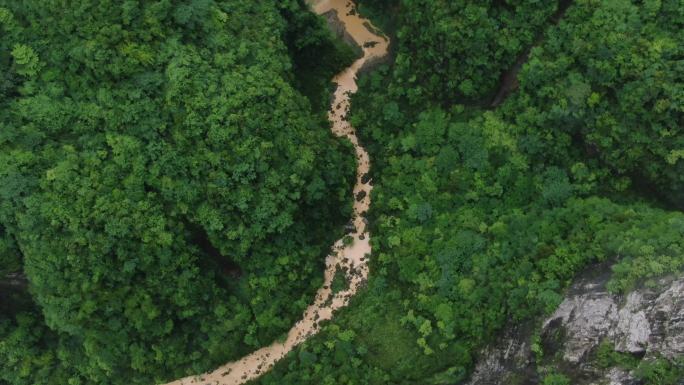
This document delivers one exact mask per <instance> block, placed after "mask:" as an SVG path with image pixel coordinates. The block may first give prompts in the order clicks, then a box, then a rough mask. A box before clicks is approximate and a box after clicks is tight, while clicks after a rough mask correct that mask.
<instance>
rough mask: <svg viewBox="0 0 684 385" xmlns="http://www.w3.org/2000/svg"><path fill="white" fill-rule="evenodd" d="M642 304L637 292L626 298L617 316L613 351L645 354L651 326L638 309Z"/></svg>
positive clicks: (642, 312) (644, 314)
mask: <svg viewBox="0 0 684 385" xmlns="http://www.w3.org/2000/svg"><path fill="white" fill-rule="evenodd" d="M643 302H644V299H643V297H642V295H641V294H640V293H638V292H633V293H630V294H629V295H628V296H627V302H626V303H625V306H624V307H623V308H622V309H621V310H620V313H619V314H618V322H617V330H616V336H615V350H617V351H618V352H623V353H632V354H643V353H645V352H646V346H647V345H648V338H649V336H650V335H651V326H650V325H649V322H648V319H646V313H645V312H644V311H643V310H640V309H639V306H640V304H641V303H643Z"/></svg>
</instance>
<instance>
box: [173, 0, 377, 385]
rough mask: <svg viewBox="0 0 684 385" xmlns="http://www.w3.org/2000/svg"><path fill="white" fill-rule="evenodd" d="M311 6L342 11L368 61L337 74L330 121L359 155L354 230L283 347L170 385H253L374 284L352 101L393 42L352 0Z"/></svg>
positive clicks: (364, 174) (363, 154)
mask: <svg viewBox="0 0 684 385" xmlns="http://www.w3.org/2000/svg"><path fill="white" fill-rule="evenodd" d="M309 4H310V6H311V8H312V10H313V11H314V12H316V13H317V14H319V15H323V14H326V13H328V12H336V13H337V19H338V20H339V21H340V23H342V24H343V25H344V29H345V30H346V32H347V34H348V35H349V36H350V37H351V38H352V39H353V40H354V41H355V42H356V44H357V45H358V46H359V47H361V48H362V50H363V56H362V57H361V58H359V59H358V60H356V61H355V62H354V63H353V64H352V65H351V66H350V67H348V68H346V69H345V70H343V71H342V72H340V73H339V74H337V75H336V76H335V77H334V78H333V79H332V82H333V83H336V84H337V88H336V90H335V92H334V95H333V99H332V103H331V105H330V110H329V112H328V119H329V120H330V123H331V130H332V132H333V134H335V135H336V136H338V137H344V138H347V139H348V140H349V141H350V142H351V143H352V144H353V145H354V149H355V152H356V160H357V165H356V183H355V185H354V189H353V196H352V197H350V199H354V206H353V208H354V210H353V217H352V219H351V223H352V224H353V228H351V229H350V230H351V231H350V232H349V233H348V234H347V237H351V238H347V239H346V241H345V238H342V239H339V240H337V241H336V242H335V244H334V245H333V246H332V251H331V253H330V254H329V255H328V256H327V257H326V261H325V272H324V283H323V286H322V287H321V288H320V289H318V291H317V292H316V296H315V299H314V302H313V303H312V304H311V305H309V307H308V308H307V309H306V310H305V311H304V314H303V315H302V318H301V319H300V320H299V321H298V322H297V323H296V324H295V325H294V326H293V327H292V328H291V329H290V330H289V332H288V334H287V338H286V339H285V341H282V342H274V343H273V344H271V345H269V346H266V347H264V348H261V349H259V350H257V351H255V352H253V353H251V354H249V355H247V356H245V357H243V358H241V359H239V360H237V361H233V362H229V363H227V364H225V365H223V366H221V367H219V368H218V369H216V370H214V371H212V372H210V373H205V374H201V375H196V376H190V377H186V378H183V379H179V380H176V381H173V382H170V383H168V384H166V385H189V384H202V385H204V384H211V385H239V384H243V383H245V382H247V381H250V380H253V379H255V378H257V377H259V376H260V375H262V374H263V373H265V372H267V371H268V370H270V369H271V368H272V367H273V365H275V364H276V363H277V362H278V361H279V360H280V359H282V358H283V357H284V356H285V355H286V354H287V353H288V352H290V351H291V350H292V349H293V348H294V347H296V346H297V345H299V344H301V343H302V342H304V341H305V340H306V339H307V338H309V337H311V336H312V335H314V334H316V333H318V331H319V330H320V323H321V322H322V321H325V320H330V319H331V318H332V317H333V315H334V312H335V311H336V310H338V309H340V308H342V307H344V306H346V305H347V304H348V303H349V300H350V299H351V298H352V297H353V296H354V295H355V294H356V292H357V290H358V289H359V288H360V287H361V286H363V284H364V283H365V282H366V280H367V279H368V258H369V257H370V254H371V245H370V234H369V232H368V231H367V228H366V218H365V217H364V215H365V213H366V212H368V209H369V208H370V205H371V191H372V189H373V185H372V180H370V178H368V173H369V171H370V167H371V163H370V158H369V156H368V152H367V151H366V149H365V148H364V147H363V146H362V145H361V144H360V143H359V139H358V137H357V136H356V129H355V128H354V127H353V126H352V125H351V124H350V123H349V122H348V121H347V115H348V112H349V106H350V97H351V95H352V94H353V93H355V92H356V91H357V89H358V87H357V84H356V77H357V74H358V73H359V70H361V69H362V68H364V67H365V66H367V65H368V64H370V63H373V62H374V61H377V60H379V59H381V58H383V57H384V56H385V55H387V54H388V47H389V40H388V39H387V38H386V37H384V36H378V35H376V34H375V33H374V32H373V31H374V30H376V29H375V27H373V25H372V23H371V22H370V21H369V20H367V19H363V18H362V17H361V16H360V15H359V14H358V12H356V9H355V5H354V4H353V3H352V2H351V1H350V0H318V1H317V0H311V1H309ZM338 270H339V271H343V272H344V273H345V275H346V278H347V282H348V286H347V289H346V290H343V291H340V292H337V293H335V294H333V292H332V288H331V284H332V281H333V278H334V277H335V273H336V272H337V271H338Z"/></svg>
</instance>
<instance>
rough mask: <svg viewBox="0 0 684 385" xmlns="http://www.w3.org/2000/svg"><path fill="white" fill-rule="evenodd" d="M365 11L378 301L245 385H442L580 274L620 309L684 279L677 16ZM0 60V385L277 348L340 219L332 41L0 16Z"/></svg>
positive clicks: (580, 4) (348, 166)
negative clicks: (371, 63)
mask: <svg viewBox="0 0 684 385" xmlns="http://www.w3.org/2000/svg"><path fill="white" fill-rule="evenodd" d="M66 10H68V12H67V11H66ZM359 11H361V12H362V13H364V14H365V15H368V16H369V17H370V18H371V19H372V20H373V21H374V23H376V24H378V25H379V26H380V27H381V29H382V30H384V31H385V32H387V33H388V34H389V35H390V36H391V38H392V42H393V45H392V53H393V61H392V63H391V64H387V65H383V66H381V67H379V68H375V69H374V71H372V72H371V73H370V74H367V75H364V76H363V77H362V78H361V79H360V83H361V84H360V91H359V93H358V94H357V96H355V97H354V99H353V102H352V114H351V120H352V123H353V124H354V126H355V127H357V128H358V129H359V134H360V136H361V139H362V142H363V143H364V145H365V146H366V147H367V148H368V149H369V152H370V155H371V158H372V164H373V168H372V173H373V175H372V177H373V181H374V192H373V197H372V200H373V206H372V208H371V211H370V213H369V219H370V226H371V228H372V233H373V237H372V242H373V253H374V254H373V256H372V258H371V262H370V263H371V273H370V281H369V282H368V286H367V288H366V289H365V290H364V291H363V292H362V293H361V294H359V295H358V296H357V297H356V298H355V299H354V300H353V301H352V304H351V306H350V307H349V308H347V309H345V310H343V311H341V312H340V313H339V314H338V315H336V318H335V319H334V320H333V321H331V322H329V323H327V324H325V325H324V327H323V331H322V333H320V334H319V335H317V336H316V337H313V338H312V339H310V340H309V341H307V342H306V343H304V344H303V345H302V346H300V347H298V348H297V349H295V350H294V351H293V352H291V353H290V355H288V357H287V358H286V359H285V360H283V361H282V362H281V363H280V364H278V365H277V366H276V368H274V370H273V371H272V372H270V373H268V374H267V375H265V376H264V377H262V378H261V379H259V380H257V381H255V382H256V383H260V384H264V385H286V384H297V385H301V384H316V385H318V384H324V385H338V384H349V385H351V384H354V385H362V384H367V385H377V384H402V385H409V384H421V385H422V384H433V385H440V384H441V385H452V384H457V383H460V382H461V381H462V380H464V379H465V378H467V376H468V373H469V370H470V369H471V368H472V365H473V363H474V361H475V360H476V359H477V352H478V350H479V349H480V348H481V347H482V346H484V344H486V343H487V342H489V341H491V340H492V339H493V338H494V337H495V336H496V334H497V333H498V332H499V331H500V330H501V329H502V328H503V327H505V326H506V325H507V324H509V323H513V322H521V321H522V320H530V319H534V318H535V317H538V316H540V315H542V314H544V313H546V312H549V311H552V310H553V309H554V308H555V307H556V306H557V304H558V303H559V301H560V300H561V298H562V293H563V289H564V288H565V287H566V286H567V285H568V284H569V283H570V282H571V281H572V279H573V277H575V276H576V274H577V273H578V272H580V271H581V270H582V269H584V268H587V267H588V266H592V264H595V263H599V262H601V263H602V264H603V265H611V266H612V273H613V275H612V279H611V281H610V282H609V289H610V290H612V291H614V292H616V293H621V292H626V291H628V290H630V289H632V288H634V287H635V286H637V285H640V284H647V285H648V284H650V283H652V280H653V278H655V277H657V276H660V275H663V274H668V273H678V272H681V271H682V270H684V214H682V213H681V209H682V207H683V206H682V202H684V195H683V194H684V131H683V130H684V45H682V44H681V43H682V42H683V41H684V4H683V3H682V1H681V0H610V1H603V0H575V1H572V2H570V1H565V0H561V1H555V0H553V1H552V0H547V1H535V0H481V1H460V0H456V1H451V0H361V1H359ZM0 34H1V35H0V69H1V71H0V76H1V78H0V197H1V199H0V279H3V278H4V277H10V276H12V277H17V274H18V275H19V276H21V275H25V277H26V279H27V280H28V281H29V282H30V284H29V285H28V290H27V289H26V288H25V287H23V286H22V284H19V285H12V286H13V287H14V289H13V290H8V291H3V292H2V297H1V298H0V310H2V311H3V313H2V314H0V384H5V383H7V384H12V385H15V384H27V385H28V384H60V385H61V384H72V385H76V384H79V385H80V384H98V385H100V384H151V383H153V382H158V381H162V380H167V379H172V378H175V377H180V376H182V375H186V374H190V373H197V372H200V371H203V370H207V369H210V368H212V367H214V366H215V365H217V364H219V363H223V362H225V361H228V360H230V359H234V358H236V357H239V356H240V355H242V354H244V353H246V352H249V351H251V350H253V349H254V347H256V346H261V345H264V344H267V343H269V342H270V341H272V340H273V339H274V338H277V337H278V336H279V335H280V334H281V333H282V332H284V331H285V330H287V329H288V328H289V326H290V325H291V324H292V323H293V322H294V320H295V319H296V318H297V316H298V315H299V314H300V313H301V310H302V308H303V307H304V306H305V305H306V304H307V302H308V301H309V300H310V297H311V294H312V293H313V290H314V289H315V288H316V287H317V286H318V285H319V284H320V271H321V266H322V262H323V258H322V257H323V256H324V255H325V252H326V248H327V247H328V246H329V243H330V242H331V241H332V240H334V239H336V238H338V235H339V232H340V229H341V224H342V223H343V221H344V220H345V218H347V215H348V212H349V204H350V203H351V202H349V200H350V199H348V195H349V194H348V190H349V186H350V184H351V180H352V177H353V175H352V173H353V170H354V164H353V157H352V155H351V151H350V148H349V147H348V146H346V145H345V144H343V143H342V142H340V141H339V140H335V139H333V138H332V137H331V136H330V134H329V133H328V131H327V127H328V126H327V123H326V122H325V111H324V110H325V108H326V106H327V103H328V100H329V99H328V98H329V91H330V87H329V83H328V79H330V78H331V77H332V75H333V74H334V73H336V72H337V71H338V70H340V69H341V68H344V67H346V66H347V65H348V64H349V63H350V62H351V61H352V60H353V52H352V51H351V50H350V49H349V48H345V47H344V46H342V45H341V44H340V42H338V41H336V40H334V39H333V38H332V36H331V34H330V33H329V32H328V31H327V30H326V28H325V26H324V22H323V21H322V20H321V19H319V18H317V17H315V16H314V15H313V14H312V13H310V12H308V11H307V10H306V6H305V5H304V3H303V2H302V1H295V0H287V1H274V0H268V1H248V0H194V1H180V0H174V1H171V0H159V1H137V0H134V1H132V0H128V1H123V2H114V1H111V2H107V1H80V2H77V3H68V2H67V3H66V4H65V3H64V2H60V1H36V0H25V1H22V2H17V1H10V0H0ZM503 85H507V87H508V88H509V91H510V92H507V93H506V94H505V95H507V97H504V98H502V99H501V100H499V101H498V102H497V103H492V99H493V98H494V97H495V95H497V94H498V91H499V90H501V89H502V86H503ZM494 104H496V105H498V107H497V108H493V107H492V106H493V105H494ZM5 281H7V279H6V278H5ZM2 287H3V286H2V285H1V282H0V288H2ZM644 376H646V377H647V376H648V374H644ZM646 377H645V380H648V378H646ZM651 383H654V382H651Z"/></svg>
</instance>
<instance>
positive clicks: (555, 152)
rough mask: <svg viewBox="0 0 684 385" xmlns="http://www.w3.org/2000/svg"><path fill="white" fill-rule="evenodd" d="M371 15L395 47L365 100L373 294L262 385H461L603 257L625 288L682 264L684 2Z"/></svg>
mask: <svg viewBox="0 0 684 385" xmlns="http://www.w3.org/2000/svg"><path fill="white" fill-rule="evenodd" d="M359 8H360V10H361V12H362V13H365V14H367V15H369V16H370V17H371V18H373V19H374V20H376V22H378V23H379V25H380V26H381V28H382V29H383V30H385V31H389V32H390V34H391V35H392V37H393V42H394V47H393V52H394V54H395V60H394V62H393V64H392V65H389V66H385V67H382V68H379V69H377V70H376V71H375V72H373V73H371V74H370V75H368V76H366V77H364V78H362V79H361V86H360V91H359V93H358V94H357V95H356V96H355V97H354V99H353V101H352V122H353V124H354V125H355V126H356V127H360V134H361V136H362V141H364V142H365V144H366V146H367V147H368V148H369V152H370V153H371V158H372V160H373V162H374V168H373V180H374V181H375V189H374V195H373V202H374V203H373V207H372V209H371V212H370V220H371V224H372V226H373V238H372V239H373V241H374V257H373V258H372V259H371V266H372V267H371V280H370V282H369V288H368V290H367V292H365V293H364V294H363V295H362V296H361V297H360V298H358V299H357V300H355V301H354V303H352V305H351V307H350V308H348V309H346V310H345V311H343V314H341V315H339V316H338V318H336V319H335V320H334V321H333V322H331V324H330V325H328V327H327V328H326V329H325V330H324V332H323V333H322V334H321V335H319V336H317V337H315V338H313V339H312V340H310V341H308V342H307V343H306V344H305V345H304V346H302V347H301V348H300V349H299V350H298V351H297V352H293V353H292V354H291V355H290V357H289V359H288V360H287V361H284V362H282V363H281V364H280V365H278V366H277V367H276V369H275V370H274V371H273V372H271V373H269V374H267V375H266V376H265V377H264V378H262V379H261V380H259V381H258V383H261V384H267V385H275V384H278V385H281V384H443V385H447V384H449V385H451V384H456V383H460V382H461V381H463V380H464V379H466V378H467V376H468V373H469V370H470V368H471V367H472V365H473V362H474V360H475V359H477V352H478V350H479V349H480V348H481V347H482V346H483V345H484V344H485V343H487V342H488V341H491V339H492V338H493V337H495V336H496V333H497V332H498V331H499V330H501V328H502V327H504V326H505V325H508V324H510V323H515V322H520V321H522V320H525V319H532V318H534V317H537V316H539V315H542V314H544V313H546V312H550V311H553V310H554V309H555V307H556V306H557V305H558V304H559V301H560V300H561V299H562V289H563V288H564V287H566V286H567V285H568V284H569V283H570V282H571V280H572V279H573V277H574V276H575V275H576V274H577V273H578V272H579V271H581V270H582V269H583V268H585V267H587V266H589V265H590V264H595V263H599V262H603V265H606V264H607V265H609V266H610V265H612V270H613V276H612V279H611V281H610V283H609V285H608V286H609V289H610V290H612V291H614V292H618V293H619V292H625V291H628V290H630V289H631V288H633V287H635V286H636V285H639V284H644V283H645V284H649V283H650V282H651V278H653V277H656V276H659V275H662V274H667V273H674V272H681V271H682V269H684V215H683V214H682V213H681V212H680V211H679V210H680V209H681V208H682V202H683V200H682V195H681V194H682V192H683V191H684V189H682V184H681V183H682V180H683V179H682V175H684V160H682V159H681V151H682V149H684V131H683V130H684V118H683V117H684V99H683V98H684V66H683V65H682V64H684V61H683V60H684V46H683V45H682V44H681V42H682V41H684V28H683V27H684V25H683V23H684V4H682V2H681V1H679V0H670V1H668V0H663V1H630V0H616V1H598V0H577V1H573V2H572V4H570V2H566V1H544V2H538V1H523V0H508V1H476V2H472V1H468V2H466V1H439V0H433V1H427V0H425V1H421V0H385V1H372V0H368V1H361V2H360V6H359ZM519 58H523V59H525V60H524V64H522V63H520V64H518V63H517V61H518V59H519ZM516 67H521V68H519V73H514V72H513V71H512V70H513V69H515V68H516ZM512 73H514V74H515V81H514V83H517V86H516V84H513V86H512V87H511V88H512V90H513V91H512V92H511V93H510V94H509V96H508V98H507V99H505V100H503V101H502V102H503V103H502V104H501V105H500V106H499V108H496V109H494V110H492V109H491V103H490V101H491V98H492V97H493V95H494V94H495V93H496V92H497V89H499V87H501V83H503V82H507V81H510V80H511V79H510V74H512ZM542 370H544V368H542ZM566 374H567V373H566ZM541 375H542V377H543V376H544V375H545V374H544V373H541ZM559 376H560V375H559ZM559 376H556V377H549V381H553V379H554V378H555V379H560V378H565V377H562V376H561V377H559ZM644 376H648V375H646V374H644ZM653 378H657V377H653ZM644 379H645V380H646V381H650V382H647V383H649V384H650V383H653V384H655V383H658V382H657V380H651V379H649V378H646V377H644ZM559 381H560V380H559ZM563 383H565V382H563Z"/></svg>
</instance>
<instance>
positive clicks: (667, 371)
mask: <svg viewBox="0 0 684 385" xmlns="http://www.w3.org/2000/svg"><path fill="white" fill-rule="evenodd" d="M636 375H637V378H639V379H640V380H642V381H643V382H644V384H645V385H676V384H679V383H680V382H681V380H682V378H684V360H682V359H681V358H680V359H677V360H674V361H669V360H666V359H663V358H658V359H654V360H649V361H644V362H642V363H641V365H639V368H638V369H637V370H636Z"/></svg>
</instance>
